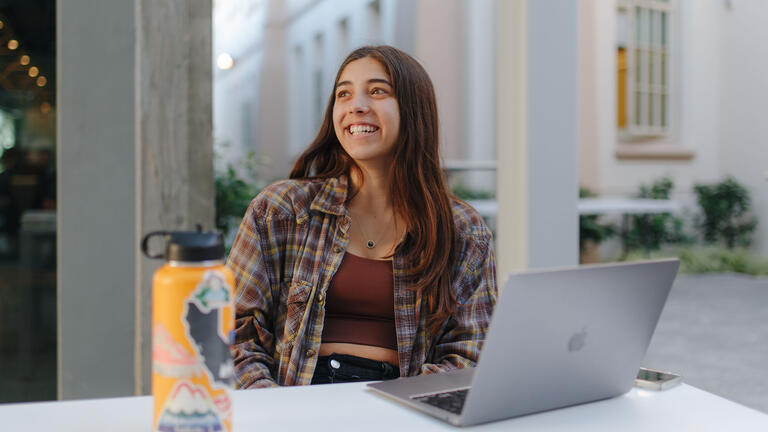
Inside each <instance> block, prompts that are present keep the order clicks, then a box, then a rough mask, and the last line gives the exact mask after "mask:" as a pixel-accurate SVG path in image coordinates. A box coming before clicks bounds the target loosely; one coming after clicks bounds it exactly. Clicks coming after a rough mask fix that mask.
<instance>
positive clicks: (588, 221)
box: [579, 188, 616, 252]
mask: <svg viewBox="0 0 768 432" xmlns="http://www.w3.org/2000/svg"><path fill="white" fill-rule="evenodd" d="M593 196H595V195H594V194H593V193H592V191H590V190H589V189H587V188H579V198H589V197H593ZM599 217H600V216H599V215H579V250H580V251H581V252H584V251H585V249H586V247H587V244H588V243H589V242H592V243H593V244H595V245H598V244H600V243H602V242H603V241H604V240H606V239H608V238H610V237H612V236H613V235H614V234H616V229H615V228H614V227H613V225H611V224H604V223H600V221H599Z"/></svg>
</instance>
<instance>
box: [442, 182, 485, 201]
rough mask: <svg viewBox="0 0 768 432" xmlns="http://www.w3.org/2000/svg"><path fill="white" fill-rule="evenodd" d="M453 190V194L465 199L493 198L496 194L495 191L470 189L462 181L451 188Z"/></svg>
mask: <svg viewBox="0 0 768 432" xmlns="http://www.w3.org/2000/svg"><path fill="white" fill-rule="evenodd" d="M451 192H453V194H454V195H456V198H458V199H460V200H464V201H468V200H480V199H493V198H494V197H495V194H494V193H493V192H487V191H479V190H475V189H470V188H468V187H466V186H464V185H463V184H461V183H459V184H457V185H456V186H454V187H453V188H451Z"/></svg>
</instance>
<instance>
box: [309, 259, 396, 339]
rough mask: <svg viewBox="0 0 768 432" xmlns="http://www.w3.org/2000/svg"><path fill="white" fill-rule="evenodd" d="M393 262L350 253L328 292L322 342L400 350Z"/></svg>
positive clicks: (334, 277) (342, 263)
mask: <svg viewBox="0 0 768 432" xmlns="http://www.w3.org/2000/svg"><path fill="white" fill-rule="evenodd" d="M394 284H395V282H394V278H393V276H392V261H384V260H374V259H368V258H363V257H359V256H357V255H352V254H351V253H349V252H347V253H346V254H345V255H344V258H343V259H342V261H341V265H340V266H339V269H338V270H337V271H336V274H335V275H334V276H333V279H332V280H331V284H330V286H329V287H328V291H327V292H326V296H325V298H326V301H325V324H323V336H322V342H324V343H325V342H343V343H353V344H360V345H371V346H378V347H383V348H389V349H393V350H397V334H396V332H395V295H394Z"/></svg>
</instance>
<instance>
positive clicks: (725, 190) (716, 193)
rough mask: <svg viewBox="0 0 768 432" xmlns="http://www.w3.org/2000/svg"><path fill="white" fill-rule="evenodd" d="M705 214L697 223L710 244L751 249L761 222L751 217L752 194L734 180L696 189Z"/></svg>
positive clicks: (729, 179)
mask: <svg viewBox="0 0 768 432" xmlns="http://www.w3.org/2000/svg"><path fill="white" fill-rule="evenodd" d="M693 190H694V192H695V193H696V195H697V201H698V203H699V206H700V207H701V210H702V215H701V217H700V218H699V220H698V222H697V226H698V228H699V229H700V230H701V233H702V236H703V238H704V241H705V242H706V243H722V244H724V245H725V246H726V247H727V248H728V249H733V248H735V247H736V246H743V247H747V246H749V245H750V244H751V242H752V238H751V237H752V233H753V232H754V231H755V228H756V227H757V220H756V219H755V218H754V217H752V216H751V215H750V214H749V209H750V205H751V200H750V198H749V192H748V191H747V190H746V189H745V188H744V187H743V186H742V185H741V184H739V183H738V182H737V181H736V179H734V178H733V177H727V178H726V179H725V180H723V181H722V182H720V183H716V184H712V185H703V184H697V185H695V186H694V188H693Z"/></svg>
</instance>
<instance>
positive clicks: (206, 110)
mask: <svg viewBox="0 0 768 432" xmlns="http://www.w3.org/2000/svg"><path fill="white" fill-rule="evenodd" d="M56 10H57V26H56V27H57V64H58V74H57V75H58V80H59V81H58V83H57V89H58V102H57V104H58V114H59V117H58V138H57V141H58V142H57V157H58V161H57V164H58V202H59V209H58V219H59V220H58V222H59V225H58V226H59V232H58V240H59V241H58V247H59V251H58V263H57V265H58V269H59V270H58V322H59V334H58V349H59V355H58V395H59V398H60V399H73V398H94V397H110V396H126V395H131V394H147V393H148V392H149V390H150V389H149V382H150V381H149V380H150V370H151V365H150V344H151V334H150V323H151V296H150V293H151V286H150V280H151V274H152V272H153V271H154V269H155V268H156V267H157V265H158V264H159V263H152V262H148V261H147V260H146V259H144V258H143V257H141V256H140V253H139V249H138V245H139V241H140V239H141V237H142V235H143V234H144V233H146V232H148V231H151V230H154V229H181V228H191V227H192V226H193V224H194V223H196V222H200V223H202V224H203V225H204V226H206V227H211V226H212V224H213V167H212V151H213V150H212V149H213V146H212V138H211V130H212V121H211V33H212V30H211V0H192V1H184V0H174V1H166V2H154V1H151V0H135V1H132V2H131V1H121V0H108V1H99V2H93V1H86V0H67V1H66V2H64V1H63V0H59V1H58V2H57V8H56Z"/></svg>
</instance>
